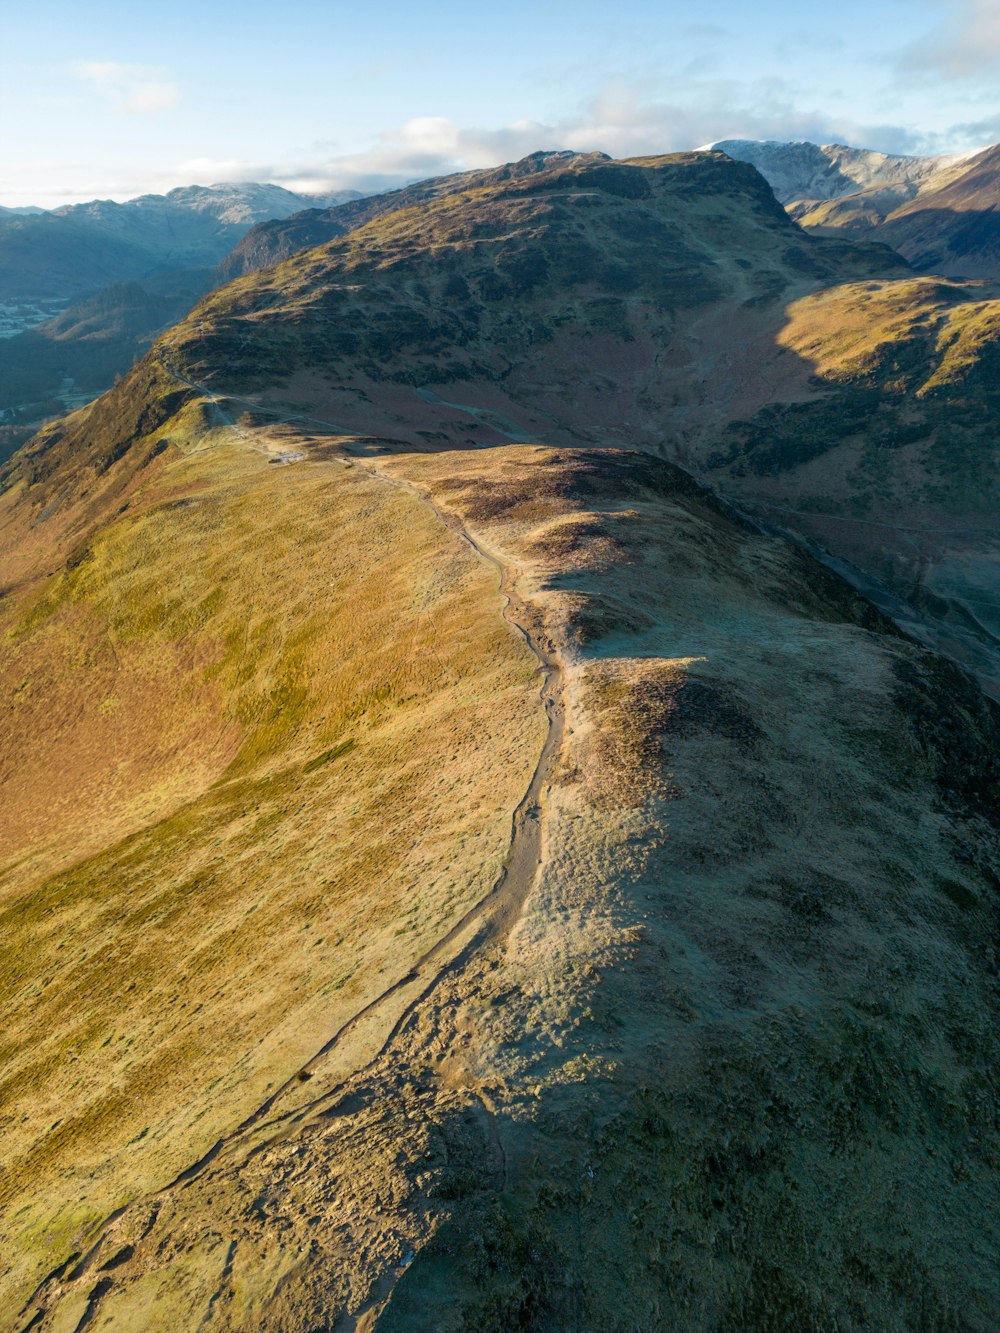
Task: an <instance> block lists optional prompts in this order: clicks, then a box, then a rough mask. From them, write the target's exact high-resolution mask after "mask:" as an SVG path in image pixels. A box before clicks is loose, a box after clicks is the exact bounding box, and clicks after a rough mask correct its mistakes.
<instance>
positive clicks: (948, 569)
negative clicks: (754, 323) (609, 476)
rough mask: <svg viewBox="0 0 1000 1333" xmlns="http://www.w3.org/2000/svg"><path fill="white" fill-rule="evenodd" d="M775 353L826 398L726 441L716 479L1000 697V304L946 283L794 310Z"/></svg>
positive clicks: (872, 288)
mask: <svg viewBox="0 0 1000 1333" xmlns="http://www.w3.org/2000/svg"><path fill="white" fill-rule="evenodd" d="M777 344H778V345H779V346H780V347H783V348H785V349H787V350H788V351H789V352H791V353H794V354H795V356H796V358H797V360H799V361H800V362H801V363H802V364H804V365H806V366H808V367H809V368H810V370H811V372H812V385H813V392H812V394H811V396H810V397H808V398H803V399H802V400H801V401H798V402H795V403H788V402H781V401H776V402H774V403H772V404H771V405H769V406H768V407H765V408H763V409H761V410H760V411H759V412H757V413H755V414H753V415H752V416H749V417H748V418H747V419H745V420H742V421H736V422H734V423H732V424H731V425H730V426H729V427H728V428H727V430H726V431H725V432H724V434H723V436H722V440H721V443H722V447H721V448H719V447H717V448H716V449H715V450H714V451H713V452H712V453H710V454H708V456H707V458H706V464H707V468H708V475H709V476H710V477H711V478H712V479H713V481H714V484H715V485H717V486H719V487H720V488H721V489H723V490H724V491H725V492H726V493H727V494H729V495H732V496H734V497H739V498H740V499H741V500H742V501H743V502H744V503H750V504H752V505H753V506H755V508H756V509H757V512H758V513H760V514H761V515H762V516H763V517H764V518H765V519H766V520H768V521H769V522H771V523H773V524H776V525H778V526H781V527H786V528H789V529H791V530H792V531H797V532H799V533H804V534H805V535H806V536H808V537H809V538H810V539H812V540H813V541H816V542H817V543H819V544H820V545H821V546H822V547H823V548H825V549H826V550H828V551H832V552H834V553H835V554H837V555H839V556H846V557H847V558H848V559H849V560H851V561H852V562H853V564H854V565H855V566H856V567H857V568H858V569H860V570H861V571H864V572H865V573H866V574H867V575H869V576H874V577H875V578H877V579H878V580H879V581H880V582H881V583H882V585H884V586H885V587H887V588H888V589H889V590H890V591H891V592H893V593H894V594H896V595H897V596H898V597H902V598H904V599H905V600H906V602H907V603H908V604H909V605H908V606H900V615H901V616H902V618H903V619H904V620H906V623H907V624H908V625H910V626H911V627H912V628H913V630H914V632H917V633H919V634H921V635H924V636H926V638H927V641H928V642H931V643H933V644H935V645H937V646H940V647H942V648H944V649H945V650H946V651H948V652H950V653H952V654H953V655H954V656H956V657H958V658H959V660H961V661H963V662H965V663H966V664H967V665H968V666H969V667H971V668H972V669H973V670H975V671H976V673H977V675H978V676H979V678H980V680H981V681H982V682H983V683H984V685H985V686H986V687H987V688H988V689H990V690H991V691H992V692H993V693H994V694H1000V654H998V647H1000V597H998V596H997V588H998V586H1000V527H998V524H997V514H998V513H1000V484H998V477H1000V469H998V463H1000V452H998V449H1000V446H998V432H997V422H998V421H1000V393H998V386H1000V378H998V373H1000V300H997V299H996V295H995V292H994V291H993V289H992V288H990V287H986V286H984V285H981V284H978V283H971V284H970V283H956V282H949V281H946V280H940V279H933V278H916V279H912V280H909V281H901V280H896V281H890V282H868V283H851V284H846V285H841V284H838V285H834V286H831V287H829V288H828V289H826V290H823V291H820V292H816V293H813V294H811V295H809V296H805V297H802V298H800V299H799V300H798V301H795V302H792V303H791V304H790V305H789V306H788V309H787V313H786V317H785V323H784V326H783V327H782V328H781V330H780V331H779V333H778V335H777Z"/></svg>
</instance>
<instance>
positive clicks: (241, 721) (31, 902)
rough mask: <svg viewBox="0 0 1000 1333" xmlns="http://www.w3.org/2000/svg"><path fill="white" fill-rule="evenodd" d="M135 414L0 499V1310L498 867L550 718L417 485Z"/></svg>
mask: <svg viewBox="0 0 1000 1333" xmlns="http://www.w3.org/2000/svg"><path fill="white" fill-rule="evenodd" d="M185 392H186V391H185ZM188 396H189V398H190V397H193V395H188ZM140 406H141V408H142V411H144V412H146V413H147V418H146V420H147V424H148V422H150V421H155V422H156V423H157V424H156V428H155V429H154V430H153V431H152V434H151V435H147V436H140V437H139V438H137V439H133V440H130V439H129V438H128V437H127V436H126V437H124V438H121V439H119V444H120V445H121V446H122V447H123V455H122V457H121V458H119V459H118V460H117V461H116V462H112V463H111V464H110V465H109V466H108V467H106V468H104V460H105V458H106V456H107V455H106V453H105V452H103V451H104V450H105V448H106V446H107V444H108V441H107V440H106V439H104V438H103V436H102V430H105V429H110V427H109V426H108V422H109V421H110V420H112V419H113V417H114V412H115V410H117V409H115V405H114V403H112V404H111V405H110V406H109V405H108V404H107V403H105V404H104V405H103V407H102V408H101V412H103V413H104V416H103V417H102V416H101V415H100V414H97V415H96V416H94V415H92V416H91V419H90V421H89V423H88V422H87V421H86V420H82V421H81V422H79V423H78V424H77V427H76V429H77V432H78V433H77V435H76V437H75V438H76V445H77V447H76V449H75V450H74V451H71V452H69V453H67V454H66V455H65V456H62V461H61V462H60V455H59V448H60V446H59V445H58V444H54V445H52V449H51V451H50V455H45V456H44V457H40V458H39V459H38V460H37V461H36V463H34V464H32V463H30V460H29V461H27V462H20V463H19V466H20V468H21V474H20V476H21V479H20V481H19V482H18V483H17V484H16V485H15V487H14V489H13V490H12V491H11V492H9V493H8V494H7V496H5V501H6V515H5V516H6V519H7V524H6V527H5V531H6V532H7V533H8V534H12V537H13V538H16V536H17V534H18V533H20V541H19V542H16V543H15V545H12V546H9V547H8V551H7V553H8V554H9V555H10V557H11V558H10V563H9V565H8V566H7V567H8V568H10V569H12V570H16V569H18V568H19V567H21V568H23V569H29V567H30V566H32V565H33V566H34V567H35V577H34V580H32V579H31V578H30V577H28V578H27V581H26V582H24V583H22V584H20V585H18V586H16V587H14V588H13V589H11V590H9V591H8V594H7V596H6V598H5V599H4V602H3V622H2V634H3V643H4V652H3V667H2V676H3V684H4V697H5V700H6V701H7V711H6V720H5V724H4V728H3V732H2V746H3V749H2V768H0V774H2V782H3V795H2V800H3V803H4V810H5V819H4V845H3V857H4V870H3V879H2V886H3V887H2V895H3V896H2V901H0V931H2V938H3V941H4V946H3V948H4V960H5V961H4V967H3V969H2V996H3V999H2V1004H3V1010H4V1038H3V1062H2V1073H0V1106H2V1122H3V1128H4V1132H3V1147H2V1155H3V1170H2V1186H0V1201H2V1210H3V1221H2V1230H3V1234H4V1236H5V1241H4V1245H3V1259H2V1269H3V1278H2V1286H0V1291H2V1295H0V1310H2V1311H3V1314H4V1316H5V1317H6V1316H11V1317H12V1316H13V1312H14V1311H15V1309H16V1308H18V1307H19V1305H20V1303H21V1301H22V1300H23V1299H24V1297H25V1296H26V1294H27V1291H28V1290H30V1288H31V1286H32V1285H33V1284H34V1283H35V1282H36V1281H37V1280H38V1278H39V1277H40V1276H41V1275H42V1274H43V1273H44V1272H45V1271H47V1270H48V1269H49V1268H51V1267H52V1266H53V1265H54V1264H55V1263H56V1262H58V1261H60V1260H62V1259H64V1258H65V1257H66V1255H67V1254H68V1253H69V1252H71V1251H72V1250H73V1249H80V1248H81V1246H82V1244H83V1238H84V1237H85V1235H86V1231H87V1228H88V1227H89V1226H90V1225H91V1224H92V1223H94V1222H96V1221H98V1220H100V1219H101V1218H102V1217H104V1216H105V1215H106V1214H107V1213H108V1212H110V1211H111V1209H112V1208H113V1207H115V1206H117V1205H119V1204H121V1203H124V1202H127V1201H128V1200H129V1199H131V1198H133V1197H135V1196H136V1195H137V1194H139V1193H141V1192H143V1191H146V1190H149V1189H151V1188H153V1187H155V1186H159V1185H162V1184H164V1183H165V1182H166V1181H167V1180H169V1179H170V1178H171V1177H172V1176H173V1175H175V1174H176V1173H177V1172H178V1171H179V1170H181V1169H182V1168H183V1167H185V1166H187V1165H188V1164H189V1163H190V1162H191V1161H192V1160H194V1159H195V1158H197V1157H198V1156H200V1155H201V1154H202V1153H203V1152H204V1151H205V1150H206V1149H208V1148H209V1147H210V1146H211V1144H212V1143H213V1142H214V1140H215V1139H216V1138H218V1136H219V1135H220V1134H222V1133H223V1132H225V1131H227V1130H229V1129H232V1128H233V1127H234V1126H235V1125H236V1124H238V1123H239V1121H240V1120H241V1119H243V1118H244V1117H245V1116H246V1115H248V1114H249V1113H250V1112H251V1111H252V1110H254V1109H255V1108H256V1107H257V1106H258V1105H259V1104H260V1103H261V1102H262V1101H263V1100H264V1099H265V1097H266V1096H267V1094H268V1093H269V1092H270V1091H273V1090H275V1089H276V1088H277V1087H278V1085H280V1084H281V1083H282V1082H283V1081H284V1080H286V1079H288V1078H290V1077H291V1076H292V1075H293V1074H294V1073H295V1071H296V1070H297V1069H299V1068H300V1067H301V1066H302V1065H303V1064H304V1063H305V1062H306V1061H307V1060H308V1059H309V1058H310V1057H311V1056H312V1055H313V1054H314V1053H315V1052H316V1051H317V1050H318V1049H319V1048H320V1047H322V1045H323V1044H324V1043H325V1042H326V1041H327V1039H328V1038H329V1036H330V1035H331V1033H332V1032H333V1031H335V1030H336V1028H337V1027H338V1026H339V1025H340V1023H342V1022H343V1020H344V1018H346V1017H347V1016H348V1015H349V1014H353V1013H354V1012H356V1011H357V1010H358V1009H360V1008H361V1007H362V1006H363V1005H364V1004H365V1003H366V1001H367V1000H368V999H370V998H371V997H372V996H373V995H375V994H377V993H381V992H382V991H384V990H385V989H386V988H387V987H388V986H390V985H391V984H392V983H393V982H394V981H395V980H396V979H397V978H399V977H401V976H403V975H405V974H406V972H407V970H408V968H409V967H410V966H411V964H412V962H413V961H414V960H415V959H416V958H417V957H418V956H419V955H420V954H421V953H423V952H424V951H425V950H426V949H427V948H428V947H429V945H430V944H431V943H432V942H434V941H436V940H438V939H439V938H440V937H441V936H442V935H444V934H445V933H446V932H447V929H448V927H449V926H450V925H451V924H453V922H454V921H455V920H457V919H458V918H459V917H461V915H462V914H463V912H465V911H466V910H467V909H468V907H469V906H470V905H471V904H472V903H473V902H475V901H476V900H477V899H478V898H480V897H482V896H483V895H484V894H485V893H486V892H487V891H488V890H489V888H490V887H491V885H492V883H493V880H494V879H495V878H496V875H497V873H498V871H499V867H500V864H501V861H502V859H503V857H504V855H505V852H506V848H507V843H508V840H509V836H510V821H511V813H512V810H513V808H514V807H515V805H516V804H517V802H518V801H519V800H520V798H521V796H522V795H523V792H524V790H525V788H526V786H527V784H528V780H529V777H530V774H531V771H532V769H533V767H534V764H535V762H536V760H537V757H538V752H539V749H540V746H541V743H542V737H543V735H544V717H543V715H542V712H541V708H540V705H539V701H538V681H537V677H536V674H535V662H534V659H533V658H532V657H531V655H530V653H529V652H528V650H527V648H526V647H525V645H524V643H523V642H522V641H521V639H520V638H519V637H518V636H517V635H516V634H515V632H514V631H513V630H512V629H511V627H510V626H509V625H508V624H507V623H506V622H505V621H504V620H503V618H502V615H501V611H502V607H503V599H502V598H501V596H500V594H499V592H498V588H497V574H496V570H495V569H493V568H492V567H491V566H489V565H488V564H485V563H484V562H483V561H482V560H481V559H479V558H478V557H477V556H476V555H475V554H474V553H473V552H471V551H470V550H469V549H468V547H467V546H466V545H465V544H464V543H463V542H462V541H460V539H459V538H458V537H456V536H455V535H454V534H452V533H451V532H449V531H448V530H447V529H446V528H445V527H444V526H443V525H442V523H441V522H440V520H439V519H437V518H436V517H435V515H434V514H433V513H432V512H431V511H430V510H429V509H427V507H426V506H425V505H423V504H421V503H420V502H419V501H418V500H417V499H415V498H414V497H413V496H411V495H409V494H407V493H406V492H404V491H402V490H400V489H399V488H396V487H392V486H389V485H387V484H386V483H385V482H381V481H377V480H373V479H372V478H370V477H368V476H367V475H366V474H364V473H362V472H360V471H358V470H357V469H354V468H351V467H348V466H345V464H344V463H343V462H341V461H337V460H328V459H326V457H325V456H324V455H322V454H320V455H318V456H316V457H310V459H309V461H292V462H282V461H280V460H281V459H283V458H284V456H285V454H286V453H287V452H288V451H287V450H286V449H284V448H283V447H282V446H281V445H280V443H275V442H274V441H273V440H271V439H270V438H269V437H267V436H263V437H260V438H256V439H254V440H253V441H250V440H249V438H248V437H247V436H246V434H245V433H244V434H240V433H238V432H236V431H234V430H232V429H229V428H219V429H216V430H210V429H206V428H204V427H198V428H196V425H192V423H197V421H198V420H199V418H200V415H201V411H202V410H201V409H199V408H198V405H197V403H195V402H188V403H186V404H185V403H182V405H181V407H180V412H179V414H173V415H172V414H171V412H170V404H168V406H167V408H166V409H164V411H165V412H166V416H164V411H158V410H156V403H155V401H153V400H152V399H151V400H147V401H146V402H145V403H144V404H141V405H140ZM205 411H206V412H208V409H205ZM209 415H210V413H209ZM164 440H169V444H168V445H167V447H165V448H162V449H160V450H159V451H157V445H158V444H159V443H161V442H162V441H164ZM40 447H41V446H40ZM88 449H89V452H88ZM112 452H114V450H112ZM151 455H152V460H151V461H149V460H150V456H151ZM102 468H103V469H104V470H102ZM32 469H34V471H32ZM33 477H34V478H35V479H34V483H33V484H28V483H30V482H31V481H32V478H33ZM88 506H89V508H88ZM46 533H48V534H49V538H50V540H49V544H48V546H47V547H46V546H44V541H45V540H46V539H45V537H44V534H46ZM60 538H61V540H62V545H63V546H64V547H65V546H71V547H72V555H71V558H70V559H69V560H65V556H60V554H59V545H60ZM15 547H16V548H15ZM43 554H44V560H43V559H42V556H43ZM20 556H23V557H24V560H23V562H19V559H18V557H20ZM40 561H41V562H42V564H43V569H42V571H41V572H39V570H38V568H37V566H38V564H39V562H40ZM60 561H62V563H60ZM52 568H54V569H55V572H54V573H52V574H48V573H47V572H45V570H46V569H52ZM385 1021H386V1022H387V1024H389V1025H391V1017H387V1018H386V1020H385ZM375 1035H376V1036H377V1030H376V1034H375ZM3 1326H4V1327H6V1326H7V1322H6V1318H5V1320H4V1321H3Z"/></svg>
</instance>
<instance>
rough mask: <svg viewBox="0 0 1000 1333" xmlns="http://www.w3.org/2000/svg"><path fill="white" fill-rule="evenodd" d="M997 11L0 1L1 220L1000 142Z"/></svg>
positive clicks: (644, 2)
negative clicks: (749, 151)
mask: <svg viewBox="0 0 1000 1333" xmlns="http://www.w3.org/2000/svg"><path fill="white" fill-rule="evenodd" d="M998 75H1000V0H837V3H836V4H835V5H822V6H819V5H813V4H808V3H806V2H805V0H794V2H793V0H755V2H754V3H747V0H699V4H698V5H697V6H695V5H693V4H691V3H690V0H688V2H687V3H678V2H676V0H614V3H609V2H608V0H531V2H530V3H529V2H527V0H506V2H505V3H504V4H502V5H500V6H488V7H479V6H476V5H475V4H474V3H470V0H463V2H462V3H456V2H455V0H423V3H420V4H414V3H412V0H371V3H368V4H365V3H363V0H351V3H350V4H344V3H342V2H341V0H284V2H283V3H282V0H268V2H267V3H264V0H239V2H238V3H237V2H236V0H197V2H196V0H170V3H163V2H162V0H159V2H157V0H154V2H153V3H146V4H141V5H140V4H136V3H135V0H129V2H128V3H125V2H124V0H87V3H81V0H34V3H32V4H30V5H29V4H28V3H25V0H16V3H15V0H0V204H4V205H7V206H8V207H17V206H24V205H26V204H38V205H41V206H43V207H55V206H57V205H59V204H63V203H72V202H77V201H80V200H85V199H93V198H112V199H126V198H130V197H133V196H135V195H137V194H141V193H148V192H156V193H159V192H163V191H165V190H168V189H171V188H172V187H174V186H176V185H187V184H194V183H198V184H211V183H213V182H217V181H248V180H263V181H274V182H277V183H278V184H282V185H285V186H286V187H288V188H290V189H296V190H304V191H316V192H319V191H330V190H341V189H360V190H362V191H365V192H370V191H373V190H377V189H384V188H387V187H389V186H393V185H398V184H401V183H403V182H405V181H409V180H414V179H417V178H420V177H423V176H429V175H440V174H443V173H444V172H447V171H456V170H460V169H463V168H469V167H479V166H488V165H493V164H495V163H498V162H504V161H509V160H511V159H514V158H517V157H522V156H524V155H525V154H526V153H529V152H533V151H535V150H536V149H541V148H547V149H555V148H572V149H577V150H588V149H600V150H602V151H604V152H607V153H611V154H612V155H614V156H627V155H632V154H639V153H655V152H671V151H675V150H679V149H685V148H695V147H700V146H702V145H704V144H706V143H710V142H712V141H713V140H716V139H721V138H754V139H761V138H770V139H811V140H813V141H815V142H821V143H829V142H840V143H849V144H852V145H855V146H857V147H865V148H877V149H881V150H882V151H885V152H899V153H951V152H964V151H969V150H971V149H974V148H977V147H981V146H985V145H986V144H989V143H993V142H996V141H998V140H1000V79H998Z"/></svg>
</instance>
